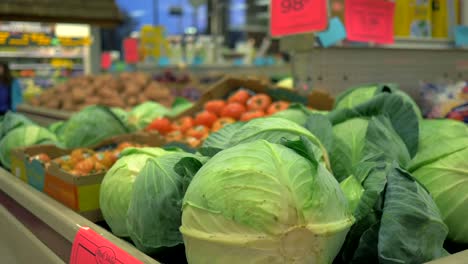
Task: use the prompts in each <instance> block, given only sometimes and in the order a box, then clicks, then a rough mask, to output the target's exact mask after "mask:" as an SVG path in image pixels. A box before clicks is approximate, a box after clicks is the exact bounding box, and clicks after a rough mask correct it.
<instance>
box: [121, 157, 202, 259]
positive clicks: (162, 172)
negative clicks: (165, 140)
mask: <svg viewBox="0 0 468 264" xmlns="http://www.w3.org/2000/svg"><path fill="white" fill-rule="evenodd" d="M205 161H206V159H205V158H203V157H200V156H196V155H192V154H188V153H184V152H175V153H167V154H164V155H162V156H159V157H155V158H151V159H148V161H147V162H146V165H145V167H144V168H143V169H142V170H141V171H140V174H139V175H138V177H137V178H136V180H135V183H134V185H133V189H134V191H133V194H132V198H131V201H130V207H129V209H128V216H127V227H128V231H129V234H130V238H131V239H132V240H133V242H134V243H135V245H136V246H137V248H138V249H140V250H141V251H143V252H145V253H153V252H157V251H158V250H160V249H162V248H165V247H173V246H176V245H178V244H182V243H183V239H182V234H181V233H180V231H179V227H180V225H181V215H182V199H183V197H184V194H185V191H186V190H187V187H188V185H189V184H190V181H191V180H192V178H193V176H194V175H195V173H196V172H197V171H198V169H200V167H201V166H202V162H205Z"/></svg>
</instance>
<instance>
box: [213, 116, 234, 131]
mask: <svg viewBox="0 0 468 264" xmlns="http://www.w3.org/2000/svg"><path fill="white" fill-rule="evenodd" d="M234 122H236V120H235V119H233V118H230V117H222V118H220V119H218V120H216V122H214V124H213V127H212V128H211V130H213V131H214V132H216V131H218V130H220V129H221V128H223V127H225V126H227V125H229V124H232V123H234Z"/></svg>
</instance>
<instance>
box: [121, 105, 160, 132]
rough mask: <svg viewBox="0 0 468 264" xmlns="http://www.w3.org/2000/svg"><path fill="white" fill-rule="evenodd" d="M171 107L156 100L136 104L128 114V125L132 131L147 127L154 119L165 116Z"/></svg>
mask: <svg viewBox="0 0 468 264" xmlns="http://www.w3.org/2000/svg"><path fill="white" fill-rule="evenodd" d="M168 113H169V109H167V108H166V107H164V106H163V105H161V104H158V103H155V102H145V103H142V104H140V105H137V106H135V107H134V108H133V109H132V111H130V113H129V114H128V125H129V126H130V128H131V130H132V131H138V130H142V129H144V128H146V127H147V126H148V125H149V124H150V123H151V122H152V121H153V120H154V119H156V118H158V117H163V116H165V115H167V114H168Z"/></svg>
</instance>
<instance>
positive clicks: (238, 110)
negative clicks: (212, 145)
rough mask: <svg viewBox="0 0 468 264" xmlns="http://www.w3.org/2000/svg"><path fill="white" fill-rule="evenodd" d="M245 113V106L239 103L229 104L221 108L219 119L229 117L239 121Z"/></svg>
mask: <svg viewBox="0 0 468 264" xmlns="http://www.w3.org/2000/svg"><path fill="white" fill-rule="evenodd" d="M245 111H246V109H245V106H243V105H241V104H239V103H230V104H228V105H226V106H225V107H224V108H223V111H221V117H230V118H234V119H236V120H239V118H240V117H241V116H242V114H243V113H245Z"/></svg>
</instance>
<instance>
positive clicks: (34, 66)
mask: <svg viewBox="0 0 468 264" xmlns="http://www.w3.org/2000/svg"><path fill="white" fill-rule="evenodd" d="M10 69H12V70H57V69H69V67H55V66H52V65H50V64H48V63H24V64H10ZM71 69H73V70H83V69H84V67H83V65H81V64H77V65H73V67H72V68H71Z"/></svg>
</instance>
